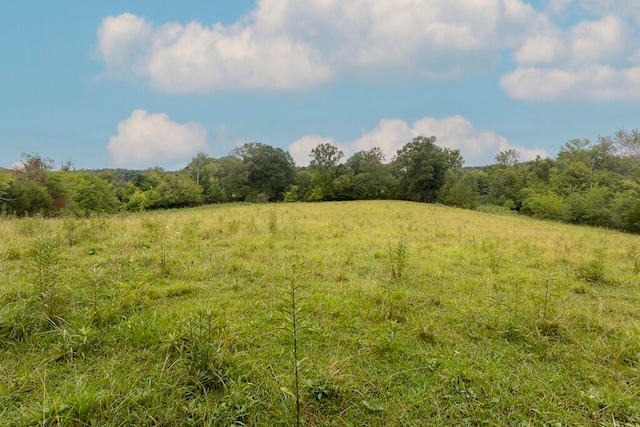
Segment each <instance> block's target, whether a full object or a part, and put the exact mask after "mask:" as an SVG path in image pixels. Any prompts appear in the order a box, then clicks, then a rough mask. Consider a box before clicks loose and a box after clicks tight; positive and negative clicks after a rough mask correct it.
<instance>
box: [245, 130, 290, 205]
mask: <svg viewBox="0 0 640 427" xmlns="http://www.w3.org/2000/svg"><path fill="white" fill-rule="evenodd" d="M233 154H234V155H235V156H236V157H238V158H240V159H241V160H242V161H243V163H244V165H245V168H246V174H247V186H248V187H249V193H250V194H249V198H250V199H265V200H266V201H270V202H274V201H281V200H283V198H284V193H285V191H286V190H287V188H288V187H289V186H290V185H292V184H293V181H294V170H295V164H294V162H293V159H292V158H291V155H290V154H289V153H287V152H286V151H284V150H283V149H281V148H274V147H272V146H270V145H266V144H260V143H257V142H253V143H249V144H244V145H242V146H241V147H238V148H236V149H235V150H234V152H233Z"/></svg>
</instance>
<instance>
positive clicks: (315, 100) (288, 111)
mask: <svg viewBox="0 0 640 427" xmlns="http://www.w3.org/2000/svg"><path fill="white" fill-rule="evenodd" d="M0 28H2V37H0V55H1V57H2V62H1V64H2V65H0V166H5V167H10V166H11V165H12V164H14V163H15V162H16V161H18V160H19V159H20V156H21V153H39V154H41V155H43V156H47V157H50V158H52V159H54V160H55V161H56V164H57V165H59V164H60V162H62V161H67V160H71V161H72V162H73V163H74V165H75V167H76V168H103V167H128V168H142V169H144V168H148V167H152V166H162V167H164V168H166V169H169V170H172V169H177V168H181V167H183V166H184V165H186V164H187V163H188V161H189V160H190V158H191V157H192V156H193V155H194V154H195V153H196V152H198V151H204V152H206V153H208V154H210V155H212V156H215V157H220V156H223V155H226V154H228V153H229V151H230V150H232V149H233V148H234V147H235V146H237V145H239V144H242V143H244V142H263V143H266V144H270V145H273V146H278V147H282V148H283V149H286V150H289V151H290V153H291V154H292V155H293V157H294V159H295V160H296V162H297V163H298V164H299V165H303V164H305V163H306V162H307V161H308V154H309V153H310V151H311V149H312V148H313V147H315V146H316V145H317V144H319V143H322V142H329V143H332V144H335V145H337V146H339V147H340V148H341V149H342V150H343V151H344V152H345V154H346V156H347V157H348V156H349V155H350V154H353V153H354V152H356V151H358V150H361V149H368V148H371V147H373V146H380V147H381V148H383V150H384V151H385V152H386V153H387V157H388V159H391V157H392V156H393V154H394V153H395V151H396V150H397V149H398V148H400V147H401V146H402V145H403V144H404V143H406V142H408V141H410V140H411V139H412V138H413V137H414V136H417V135H422V134H426V135H435V136H436V137H437V142H438V144H440V145H442V146H444V147H449V148H458V149H460V150H461V152H462V155H463V157H464V159H465V161H466V164H467V165H482V164H487V163H490V162H492V159H493V157H494V156H495V154H496V153H497V152H498V151H501V150H504V149H509V148H515V149H517V150H518V151H519V152H520V153H521V159H522V160H528V159H532V158H535V156H536V155H541V156H547V155H548V156H552V157H553V156H555V155H556V154H557V152H558V150H559V148H560V146H561V145H562V144H564V143H565V142H567V141H568V140H570V139H573V138H589V139H591V140H594V141H595V140H597V137H598V135H610V134H612V133H613V132H615V131H616V130H618V129H621V128H624V129H627V130H631V129H634V128H637V127H638V126H639V123H638V117H640V115H639V113H640V31H639V30H640V2H638V1H637V0H580V1H578V0H538V1H525V0H458V1H455V0H422V1H416V0H394V1H390V0H389V1H384V0H357V1H356V0H353V1H352V0H349V1H344V0H341V1H339V0H262V1H257V2H254V1H244V0H234V1H217V2H212V1H205V0H200V1H196V0H182V1H180V2H169V3H168V6H167V5H165V4H163V5H162V6H159V3H158V2H156V1H148V0H136V1H135V2H131V1H118V0H111V1H109V2H97V1H92V2H88V1H85V0H73V1H72V0H59V1H55V2H52V1H48V0H32V1H29V2H25V1H23V0H3V1H2V2H1V3H0Z"/></svg>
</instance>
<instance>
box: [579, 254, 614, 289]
mask: <svg viewBox="0 0 640 427" xmlns="http://www.w3.org/2000/svg"><path fill="white" fill-rule="evenodd" d="M576 276H577V277H578V279H581V280H584V281H585V282H588V283H591V284H592V285H603V284H606V283H607V278H606V275H605V259H604V252H603V251H597V252H596V254H595V256H594V258H593V259H592V260H590V261H587V262H584V263H582V264H580V266H578V269H577V271H576Z"/></svg>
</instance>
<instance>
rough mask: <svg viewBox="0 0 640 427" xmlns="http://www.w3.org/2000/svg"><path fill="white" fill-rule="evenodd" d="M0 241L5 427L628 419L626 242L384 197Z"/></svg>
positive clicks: (633, 267) (66, 223)
mask: <svg viewBox="0 0 640 427" xmlns="http://www.w3.org/2000/svg"><path fill="white" fill-rule="evenodd" d="M0 233H1V234H0V235H1V236H2V238H1V239H0V378H1V379H2V380H1V381H0V424H1V425H16V426H21V425H48V426H50V425H69V426H89V425H110V426H128V425H167V426H169V425H193V426H201V425H235V424H237V425H295V423H296V418H297V415H298V416H299V418H300V421H301V423H302V424H303V425H310V426H316V425H317V426H321V425H336V426H345V425H353V426H359V425H369V426H392V425H403V426H423V425H532V426H543V425H602V426H623V425H638V424H640V403H638V402H640V397H639V394H640V369H639V368H640V327H639V325H640V323H639V320H640V286H639V278H640V237H638V236H635V235H628V234H621V233H618V232H614V231H610V230H605V229H595V228H586V227H574V226H569V225H563V224H557V223H551V222H543V221H536V220H531V219H528V218H521V217H517V216H512V215H497V214H491V213H481V212H473V211H467V210H459V209H452V208H447V207H443V206H439V205H429V204H417V203H409V202H391V201H376V202H348V203H318V204H303V203H292V204H256V205H245V204H241V205H220V206H208V207H201V208H195V209H185V210H174V211H162V212H145V213H140V214H127V215H121V216H111V217H96V218H88V219H74V218H62V219H42V218H26V219H14V218H4V219H0ZM292 291H295V295H292V294H293V292H292ZM292 303H295V304H296V308H295V309H293V310H292ZM297 308H300V310H297ZM294 314H295V319H296V325H293V323H292V322H293V319H292V315H294ZM294 335H295V338H296V340H297V356H296V358H297V364H295V363H294V356H293V354H292V352H293V337H294ZM295 365H297V366H298V370H299V381H298V383H297V387H296V381H295V370H294V366H295ZM296 389H297V390H296ZM296 391H298V395H299V403H300V405H299V409H297V408H296V398H295V396H296Z"/></svg>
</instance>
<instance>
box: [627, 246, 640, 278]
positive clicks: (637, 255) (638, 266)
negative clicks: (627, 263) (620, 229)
mask: <svg viewBox="0 0 640 427" xmlns="http://www.w3.org/2000/svg"><path fill="white" fill-rule="evenodd" d="M627 255H628V257H629V259H630V260H631V263H632V264H633V274H640V249H639V248H638V247H637V246H632V247H631V248H630V249H629V252H628V253H627Z"/></svg>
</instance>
